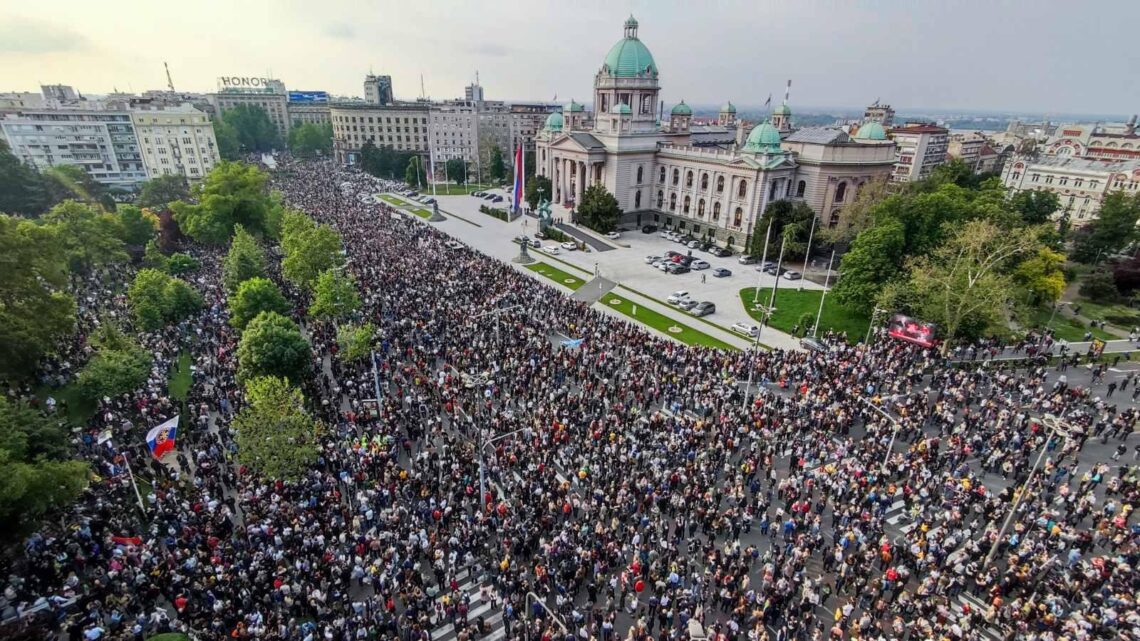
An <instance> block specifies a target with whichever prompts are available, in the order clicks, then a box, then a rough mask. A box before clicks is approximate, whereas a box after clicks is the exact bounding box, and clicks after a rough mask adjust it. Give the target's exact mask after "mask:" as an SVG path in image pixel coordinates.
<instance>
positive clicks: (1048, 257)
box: [1013, 247, 1065, 305]
mask: <svg viewBox="0 0 1140 641" xmlns="http://www.w3.org/2000/svg"><path fill="white" fill-rule="evenodd" d="M1064 265H1065V255H1064V254H1062V253H1061V252H1058V251H1054V250H1052V249H1050V248H1048V247H1038V248H1037V251H1035V252H1033V253H1031V254H1029V256H1028V257H1027V258H1026V259H1025V260H1023V261H1021V263H1020V264H1019V265H1018V266H1017V269H1016V270H1015V271H1014V272H1013V280H1014V282H1015V283H1017V285H1018V286H1019V287H1021V288H1022V289H1024V290H1025V292H1026V293H1027V294H1028V302H1029V304H1031V305H1036V304H1039V303H1050V304H1052V303H1055V302H1056V301H1057V300H1059V299H1060V298H1061V294H1062V293H1063V292H1064V291H1065V272H1064V271H1063V270H1062V269H1061V268H1062V267H1064Z"/></svg>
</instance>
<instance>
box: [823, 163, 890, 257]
mask: <svg viewBox="0 0 1140 641" xmlns="http://www.w3.org/2000/svg"><path fill="white" fill-rule="evenodd" d="M888 195H890V182H889V181H888V180H887V179H886V178H885V177H884V178H877V179H875V180H871V181H869V182H867V183H866V184H864V185H863V186H862V187H860V188H859V191H858V192H856V194H855V200H853V201H851V202H850V203H847V204H846V205H844V206H843V208H842V209H840V210H839V223H838V224H837V225H835V227H832V226H830V225H820V226H819V228H818V229H816V232H815V233H817V234H819V238H820V240H822V241H823V242H825V243H831V244H837V243H850V242H851V241H853V240H855V237H856V236H858V235H859V233H860V232H862V231H863V230H864V229H867V228H868V227H870V226H871V225H872V224H874V222H875V215H874V212H875V208H876V207H877V206H878V204H879V203H881V202H883V200H884V199H886V197H887V196H888Z"/></svg>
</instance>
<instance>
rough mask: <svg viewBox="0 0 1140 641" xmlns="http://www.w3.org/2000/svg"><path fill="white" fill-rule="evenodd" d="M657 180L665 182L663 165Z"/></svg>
mask: <svg viewBox="0 0 1140 641" xmlns="http://www.w3.org/2000/svg"><path fill="white" fill-rule="evenodd" d="M659 180H660V181H661V182H665V168H664V167H662V168H661V178H659Z"/></svg>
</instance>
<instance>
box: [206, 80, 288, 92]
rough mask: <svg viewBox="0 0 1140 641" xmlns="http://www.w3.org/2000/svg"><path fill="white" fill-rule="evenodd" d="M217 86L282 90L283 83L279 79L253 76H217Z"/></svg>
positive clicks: (247, 89) (262, 90)
mask: <svg viewBox="0 0 1140 641" xmlns="http://www.w3.org/2000/svg"><path fill="white" fill-rule="evenodd" d="M218 88H219V89H221V90H223V91H255V92H262V93H263V92H270V91H272V92H282V93H284V91H285V85H284V84H283V83H282V82H281V81H280V80H274V79H273V78H261V77H254V76H219V77H218Z"/></svg>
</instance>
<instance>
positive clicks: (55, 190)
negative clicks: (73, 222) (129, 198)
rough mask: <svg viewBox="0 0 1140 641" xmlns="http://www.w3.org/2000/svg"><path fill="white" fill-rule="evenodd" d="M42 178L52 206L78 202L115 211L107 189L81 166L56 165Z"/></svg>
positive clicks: (46, 171)
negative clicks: (69, 201) (66, 201)
mask: <svg viewBox="0 0 1140 641" xmlns="http://www.w3.org/2000/svg"><path fill="white" fill-rule="evenodd" d="M42 176H43V179H44V187H45V189H46V190H47V193H48V201H49V202H50V203H51V204H52V205H55V204H57V203H61V202H63V201H65V200H78V201H80V202H83V203H86V204H87V205H90V206H92V207H94V208H95V209H102V210H104V211H114V209H115V203H114V201H111V202H110V203H108V202H107V188H106V187H104V186H103V184H102V183H100V182H99V181H97V180H95V179H94V178H93V177H91V174H89V173H87V172H86V171H84V170H83V168H82V167H80V166H79V165H56V166H54V167H50V168H48V169H46V170H44V172H43V174H42Z"/></svg>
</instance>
